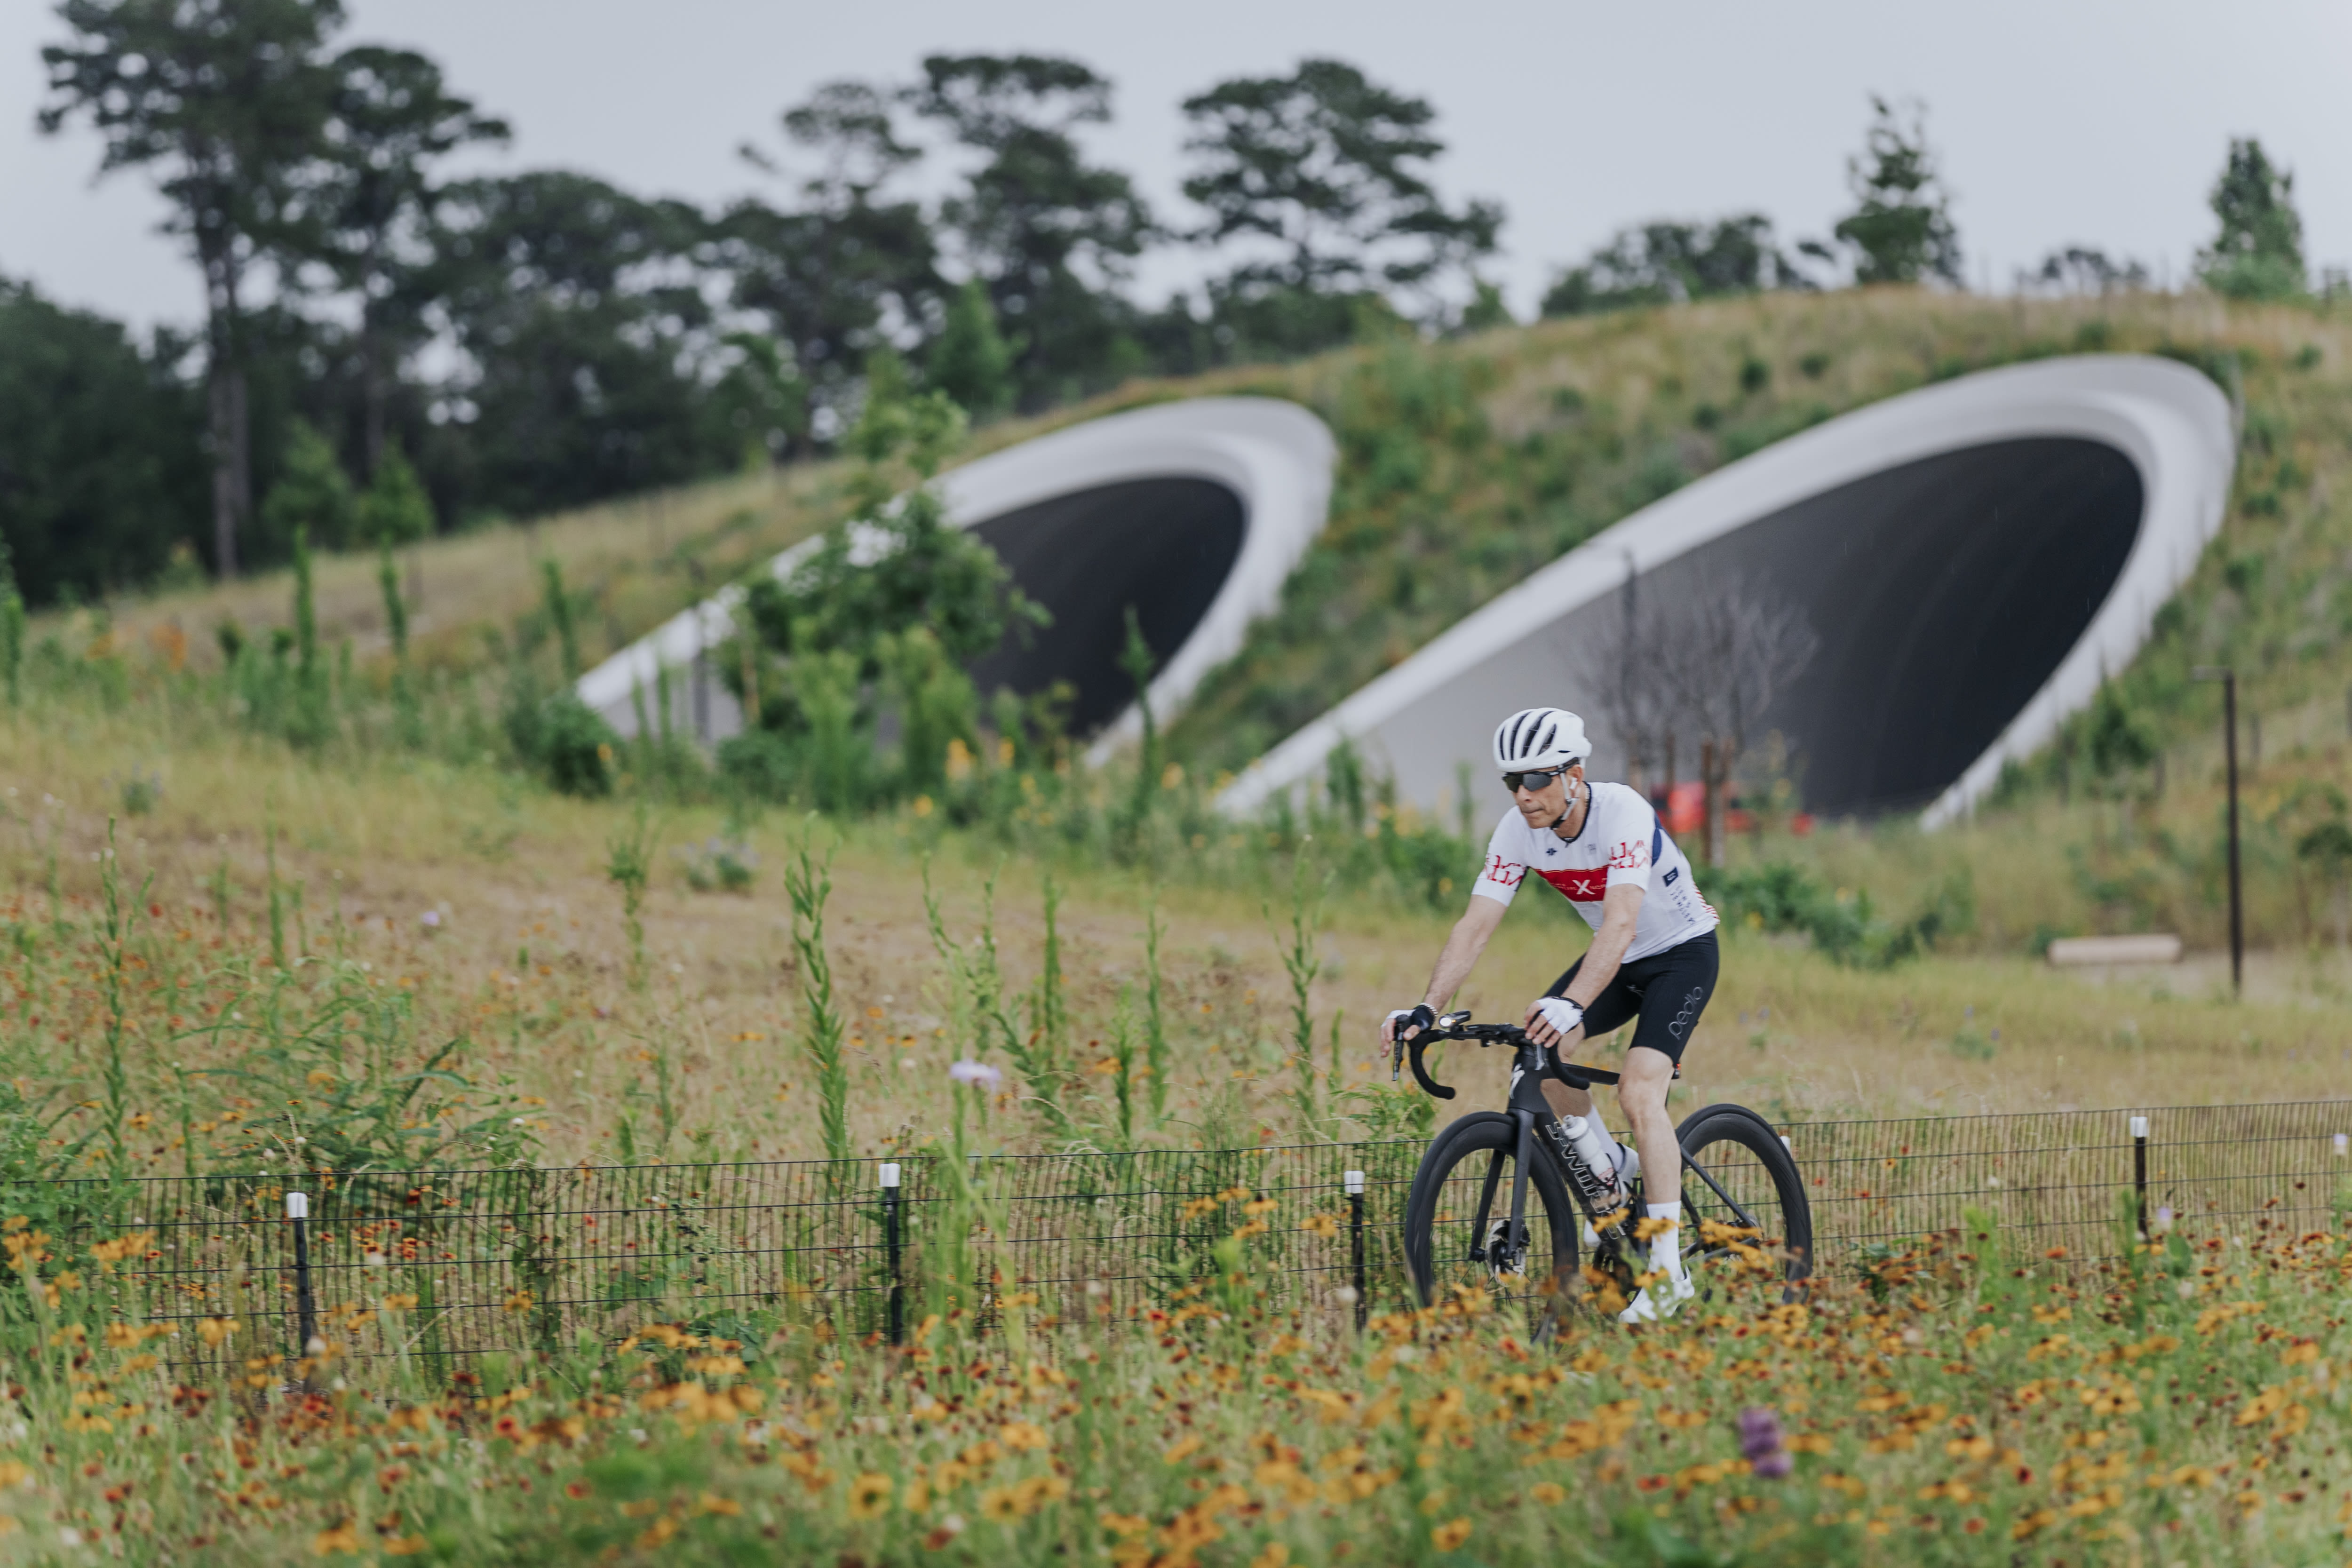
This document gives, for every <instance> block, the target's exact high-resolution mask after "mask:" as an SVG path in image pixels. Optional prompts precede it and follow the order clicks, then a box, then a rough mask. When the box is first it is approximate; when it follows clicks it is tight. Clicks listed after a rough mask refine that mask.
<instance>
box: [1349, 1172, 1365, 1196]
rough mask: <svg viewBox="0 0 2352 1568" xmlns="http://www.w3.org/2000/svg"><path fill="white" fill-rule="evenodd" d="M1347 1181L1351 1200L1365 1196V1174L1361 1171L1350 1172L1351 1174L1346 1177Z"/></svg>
mask: <svg viewBox="0 0 2352 1568" xmlns="http://www.w3.org/2000/svg"><path fill="white" fill-rule="evenodd" d="M1345 1180H1346V1181H1347V1184H1348V1195H1349V1197H1351V1198H1356V1197H1361V1196H1363V1194H1364V1173H1363V1172H1361V1171H1350V1172H1349V1173H1348V1174H1347V1176H1346V1178H1345Z"/></svg>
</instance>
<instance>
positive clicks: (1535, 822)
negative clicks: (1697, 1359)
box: [1381, 708, 1717, 1323]
mask: <svg viewBox="0 0 2352 1568" xmlns="http://www.w3.org/2000/svg"><path fill="white" fill-rule="evenodd" d="M1591 753H1592V747H1591V742H1588V741H1587V740H1586V739H1585V736H1584V721H1583V720H1581V719H1580V718H1578V717H1577V716H1576V715H1575V714H1573V713H1570V712H1568V711H1566V710H1563V709H1559V708H1528V709H1525V710H1521V711H1519V712H1517V713H1514V714H1512V715H1511V716H1510V717H1509V718H1508V719H1506V720H1504V721H1503V722H1502V724H1501V726H1500V727H1498V728H1497V729H1496V731H1495V766H1496V769H1497V770H1499V771H1500V772H1501V773H1502V775H1503V787H1504V788H1506V789H1507V790H1509V791H1510V792H1511V806H1512V809H1510V810H1508V811H1506V812H1504V813H1503V819H1502V821H1501V822H1500V823H1498V824H1496V828H1495V835H1494V837H1493V838H1492V839H1490V840H1489V841H1488V842H1487V845H1486V866H1485V868H1484V869H1482V870H1481V871H1480V872H1479V874H1478V878H1477V879H1476V881H1475V882H1474V883H1473V884H1472V885H1471V889H1470V894H1471V897H1470V907H1469V909H1468V910H1466V911H1465V913H1464V914H1463V916H1462V919H1461V920H1460V921H1458V922H1456V923H1455V925H1454V933H1453V935H1451V936H1450V937H1448V938H1447V939H1446V942H1445V948H1444V951H1443V952H1440V953H1439V954H1438V955H1437V967H1436V969H1435V970H1434V971H1433V973H1431V975H1430V977H1429V989H1428V991H1427V992H1426V993H1425V994H1423V997H1422V999H1421V1002H1420V1004H1419V1005H1417V1006H1413V1007H1409V1008H1400V1009H1398V1010H1397V1011H1395V1012H1393V1013H1391V1014H1390V1015H1389V1016H1388V1019H1387V1021H1386V1022H1385V1023H1383V1024H1382V1025H1381V1044H1382V1045H1389V1044H1391V1043H1392V1042H1393V1041H1394V1040H1395V1038H1396V1037H1397V1034H1398V1031H1399V1030H1400V1029H1402V1031H1403V1033H1404V1037H1405V1038H1407V1039H1411V1038H1412V1036H1413V1035H1414V1034H1416V1033H1418V1032H1419V1031H1421V1030H1423V1029H1425V1028H1428V1027H1430V1026H1432V1025H1433V1024H1434V1023H1435V1022H1436V1021H1437V1016H1438V1015H1439V1014H1440V1013H1443V1012H1444V1010H1445V1007H1446V1005H1447V1004H1448V1003H1450V1002H1451V1001H1453V999H1454V993H1455V992H1456V991H1457V990H1459V989H1460V988H1461V986H1462V983H1463V982H1464V981H1465V980H1466V979H1468V978H1469V976H1470V971H1471V969H1472V967H1473V966H1475V964H1476V963H1477V962H1478V955H1479V954H1480V953H1481V952H1484V951H1486V942H1487V940H1488V939H1489V938H1490V937H1492V936H1493V935H1494V934H1495V928H1496V927H1497V926H1499V925H1500V924H1502V921H1503V913H1504V911H1505V910H1507V909H1508V908H1509V907H1510V902H1511V898H1512V895H1513V894H1515V893H1517V891H1518V886H1519V881H1520V879H1522V878H1524V877H1525V876H1526V875H1527V874H1528V872H1529V871H1533V872H1535V873H1536V874H1537V875H1538V876H1539V877H1541V878H1542V879H1544V880H1545V881H1547V882H1549V883H1550V884H1551V885H1552V886H1553V887H1555V888H1557V889H1559V890H1560V892H1561V893H1563V894H1565V895H1566V896H1567V898H1568V900H1569V904H1570V908H1572V909H1574V910H1576V912H1577V913H1578V914H1580V915H1582V916H1583V917H1584V920H1585V923H1586V924H1588V925H1590V926H1591V927H1592V928H1593V938H1592V943H1591V946H1590V947H1588V948H1586V949H1585V951H1584V954H1583V956H1582V957H1580V958H1579V959H1578V960H1577V961H1576V962H1575V963H1571V964H1570V965H1569V967H1568V973H1565V974H1563V975H1561V976H1560V977H1559V979H1558V980H1557V981H1555V982H1553V983H1552V985H1551V988H1550V989H1549V990H1548V991H1546V992H1545V993H1544V994H1542V995H1541V996H1539V997H1538V998H1537V999H1536V1000H1535V1001H1534V1002H1532V1003H1530V1004H1529V1005H1528V1014H1527V1031H1528V1036H1529V1037H1530V1038H1532V1039H1534V1040H1535V1041H1536V1042H1537V1043H1538V1045H1542V1046H1546V1047H1550V1048H1551V1049H1552V1050H1553V1051H1554V1052H1555V1053H1559V1052H1566V1051H1570V1050H1572V1049H1573V1048H1574V1047H1575V1046H1576V1045H1577V1044H1578V1043H1579V1042H1580V1041H1582V1040H1584V1039H1586V1038H1587V1037H1595V1036H1602V1035H1608V1034H1611V1033H1612V1032H1614V1031H1615V1030H1616V1029H1618V1028H1619V1027H1621V1026H1622V1025H1623V1024H1624V1023H1625V1022H1626V1020H1628V1019H1633V1020H1634V1024H1633V1044H1632V1045H1631V1046H1630V1047H1628V1048H1627V1050H1626V1052H1625V1062H1624V1066H1623V1068H1622V1073H1621V1080H1620V1082H1619V1083H1618V1086H1617V1104H1618V1108H1619V1109H1620V1110H1621V1111H1622V1113H1623V1116H1624V1120H1625V1122H1626V1125H1627V1126H1628V1127H1630V1128H1631V1129H1632V1131H1633V1144H1634V1152H1635V1155H1636V1156H1638V1157H1637V1158H1629V1157H1628V1155H1627V1152H1626V1151H1625V1149H1624V1147H1623V1146H1622V1144H1619V1143H1617V1142H1616V1141H1615V1140H1614V1139H1613V1138H1612V1139H1610V1140H1609V1142H1610V1144H1611V1146H1612V1150H1613V1151H1614V1156H1615V1158H1616V1161H1617V1163H1618V1167H1619V1173H1620V1175H1621V1177H1630V1176H1631V1175H1633V1173H1636V1172H1639V1173H1642V1176H1643V1195H1644V1198H1645V1200H1646V1202H1647V1205H1648V1215H1647V1217H1648V1218H1649V1219H1651V1220H1653V1221H1657V1222H1663V1223H1661V1224H1654V1225H1652V1226H1647V1227H1644V1228H1646V1229H1648V1230H1649V1231H1650V1232H1651V1237H1650V1272H1649V1275H1648V1276H1647V1277H1646V1279H1647V1282H1646V1283H1645V1284H1644V1285H1643V1288H1642V1289H1641V1290H1640V1291H1639V1292H1638V1293H1637V1294H1636V1295H1635V1296H1634V1298H1633V1301H1632V1303H1631V1304H1630V1305H1628V1306H1627V1307H1626V1308H1625V1310H1623V1311H1622V1312H1621V1313H1620V1314H1618V1315H1619V1317H1620V1318H1621V1319H1622V1321H1626V1322H1629V1323H1646V1322H1655V1321H1658V1320H1659V1319H1661V1318H1665V1317H1670V1316H1672V1315H1673V1314H1674V1313H1675V1310H1678V1309H1679V1308H1680V1307H1681V1305H1682V1304H1683V1303H1684V1302H1685V1301H1686V1300H1690V1299H1691V1297H1692V1296H1694V1295H1695V1294H1696V1287H1695V1286H1694V1285H1693V1284H1692V1283H1691V1279H1690V1275H1689V1273H1688V1272H1687V1271H1686V1270H1685V1268H1684V1267H1683V1261H1682V1240H1681V1234H1680V1229H1679V1226H1680V1223H1681V1220H1682V1151H1681V1149H1680V1148H1679V1147H1678V1146H1677V1145H1676V1144H1675V1128H1674V1123H1673V1122H1672V1121H1669V1120H1667V1117H1666V1089H1667V1087H1668V1085H1669V1084H1670V1083H1671V1082H1672V1081H1673V1079H1674V1071H1675V1064H1677V1063H1678V1062H1680V1061H1681V1060H1682V1055H1683V1047H1685V1045H1687V1044H1689V1042H1690V1036H1691V1031H1692V1029H1693V1028H1695V1027H1696V1026H1697V1024H1698V1019H1699V1014H1700V1013H1701V1012H1702V1011H1703V1010H1704V1009H1705V1008H1706V1002H1707V998H1708V997H1709V996H1710V995H1712V994H1714V992H1715V980H1716V969H1717V949H1716V938H1715V928H1716V923H1717V922H1716V913H1715V910H1713V909H1711V908H1710V907H1708V905H1707V902H1706V900H1704V899H1702V898H1700V897H1699V892H1698V889H1697V888H1696V887H1695V886H1693V885H1692V879H1691V868H1690V862H1689V861H1688V860H1687V859H1685V858H1684V856H1683V852H1682V851H1681V850H1680V849H1679V848H1677V847H1675V841H1674V840H1673V839H1672V838H1670V837H1667V836H1666V831H1665V828H1664V825H1663V824H1661V823H1660V822H1659V820H1658V814H1657V811H1656V809H1655V808H1654V807H1653V806H1652V805H1650V803H1649V802H1648V801H1646V800H1644V799H1643V798H1642V796H1641V795H1640V794H1638V793H1637V792H1635V791H1634V790H1632V789H1629V788H1627V787H1626V786H1625V785H1623V784H1595V783H1588V782H1586V780H1585V777H1584V763H1585V759H1586V758H1587V757H1589V756H1591ZM1543 1092H1544V1098H1545V1100H1548V1101H1549V1103H1550V1105H1551V1108H1552V1110H1554V1111H1555V1112H1557V1113H1559V1114H1560V1115H1563V1116H1582V1117H1590V1116H1591V1115H1592V1098H1591V1095H1589V1094H1587V1093H1586V1092H1585V1091H1584V1090H1582V1089H1570V1088H1569V1087H1568V1086H1567V1085H1566V1084H1563V1083H1559V1082H1558V1081H1555V1080H1547V1081H1546V1082H1545V1083H1544V1085H1543ZM1602 1136H1604V1137H1606V1136H1607V1134H1606V1133H1605V1132H1604V1133H1603V1134H1602ZM1588 1245H1589V1242H1588Z"/></svg>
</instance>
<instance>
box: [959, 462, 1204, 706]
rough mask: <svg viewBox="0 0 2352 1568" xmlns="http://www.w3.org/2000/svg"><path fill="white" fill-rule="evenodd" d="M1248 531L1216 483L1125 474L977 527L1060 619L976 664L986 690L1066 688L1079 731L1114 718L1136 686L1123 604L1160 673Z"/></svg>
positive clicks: (1026, 692) (975, 675) (976, 676)
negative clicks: (1123, 658)
mask: <svg viewBox="0 0 2352 1568" xmlns="http://www.w3.org/2000/svg"><path fill="white" fill-rule="evenodd" d="M1246 528H1247V521H1246V519H1245V518H1244V515H1243V510H1242V501H1241V498H1240V497H1239V496H1237V495H1235V494H1234V492H1233V491H1232V490H1230V489H1226V488H1225V487H1224V486H1223V485H1221V484H1218V483H1216V482H1215V481H1213V480H1211V479H1129V480H1127V481H1125V482H1123V483H1120V484H1115V485H1103V486H1100V487H1098V488H1097V489H1087V490H1078V491H1076V492H1074V493H1072V494H1069V495H1064V496H1055V497H1054V498H1053V499H1052V500H1044V501H1039V502H1037V503H1036V504H1034V505H1033V506H1025V507H1023V508H1021V509H1020V510H1017V511H1008V512H1006V513H1004V514H1003V515H1002V516H1000V517H992V518H990V519H989V520H988V521H985V522H982V523H978V524H976V525H974V527H973V529H972V531H973V532H974V533H977V534H978V535H980V537H981V538H982V539H984V540H986V541H987V542H989V544H990V545H991V546H992V547H993V548H994V550H995V551H996V552H997V554H998V555H1000V556H1002V557H1003V561H1004V564H1005V566H1006V568H1007V569H1008V570H1009V571H1010V572H1011V573H1012V574H1013V581H1014V582H1015V583H1017V584H1020V586H1021V591H1022V592H1023V593H1024V594H1026V595H1029V597H1031V598H1032V599H1034V600H1035V601H1037V603H1039V604H1040V605H1044V606H1045V608H1046V610H1047V611H1048V612H1050V613H1051V614H1052V616H1053V617H1054V620H1053V624H1052V625H1051V626H1046V627H1045V628H1043V629H1041V630H1038V631H1034V632H1033V633H1031V634H1030V636H1029V637H1028V638H1027V640H1026V642H1025V644H1024V642H1022V641H1021V640H1019V639H1017V638H1016V637H1012V636H1008V637H1006V639H1005V640H1004V641H1003V643H1000V644H999V645H998V646H997V647H995V648H994V649H992V651H990V652H989V653H986V654H984V655H982V657H981V658H979V659H977V660H975V661H974V662H973V664H972V668H971V674H972V679H973V681H974V682H975V684H977V685H978V686H979V688H980V689H981V691H982V694H983V695H985V694H986V693H989V692H992V691H994V690H996V689H998V688H1000V687H1009V688H1010V689H1013V691H1015V692H1018V693H1020V694H1021V695H1023V696H1024V697H1026V696H1030V695H1033V694H1034V693H1036V692H1040V691H1043V690H1045V689H1047V688H1049V687H1051V686H1052V685H1053V684H1054V683H1055V681H1065V680H1066V681H1067V682H1069V684H1070V686H1071V687H1072V689H1074V690H1075V692H1076V698H1075V700H1073V702H1072V704H1071V706H1070V710H1069V728H1070V732H1071V733H1072V734H1073V735H1087V734H1091V733H1093V732H1094V731H1097V730H1099V729H1101V728H1102V727H1103V726H1104V725H1105V724H1108V722H1110V721H1111V720H1112V719H1114V718H1116V717H1118V713H1119V712H1120V710H1123V709H1124V708H1125V707H1126V706H1127V705H1128V703H1129V701H1131V700H1133V699H1134V696H1135V689H1134V687H1133V686H1132V684H1130V683H1129V680H1128V678H1127V676H1126V674H1125V673H1124V672H1123V671H1122V670H1121V669H1120V668H1119V663H1118V660H1119V654H1120V652H1121V650H1123V649H1124V648H1125V647H1126V646H1127V607H1128V606H1129V605H1134V606H1135V611H1136V618H1137V621H1138V624H1139V626H1140V627H1141V630H1142V633H1143V640H1144V643H1145V645H1146V646H1148V647H1150V649H1151V658H1152V662H1153V665H1154V667H1155V668H1158V667H1160V666H1164V665H1166V663H1167V662H1168V660H1169V658H1171V657H1172V656H1173V655H1174V654H1175V652H1176V650H1177V649H1178V648H1180V647H1183V646H1184V640H1185V638H1187V637H1191V636H1192V628H1193V627H1195V626H1199V625H1200V624H1201V617H1202V616H1205V615H1207V614H1208V612H1209V606H1210V605H1211V604H1213V602H1214V601H1215V599H1216V596H1217V592H1218V590H1219V589H1221V588H1223V586H1224V583H1225V577H1226V575H1227V574H1229V573H1230V572H1231V571H1232V570H1233V566H1234V561H1235V560H1237V559H1238V558H1239V557H1240V555H1241V550H1242V538H1243V535H1244V531H1246Z"/></svg>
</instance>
